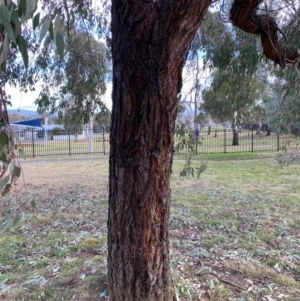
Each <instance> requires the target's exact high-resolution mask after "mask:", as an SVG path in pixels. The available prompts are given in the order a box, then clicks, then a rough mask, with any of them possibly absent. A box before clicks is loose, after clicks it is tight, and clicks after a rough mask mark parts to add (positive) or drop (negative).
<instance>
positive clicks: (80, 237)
mask: <svg viewBox="0 0 300 301" xmlns="http://www.w3.org/2000/svg"><path fill="white" fill-rule="evenodd" d="M64 162H66V164H65V166H64ZM255 162H257V163H255ZM72 164H74V165H75V166H76V167H77V168H78V162H76V161H75V162H72V163H70V162H68V161H67V160H62V162H61V163H60V168H61V170H60V171H59V173H60V185H59V183H58V182H57V179H54V180H53V183H51V181H48V182H47V184H46V185H45V183H42V182H41V177H38V174H40V172H41V171H42V170H43V169H45V168H47V169H48V170H50V171H51V168H52V166H53V164H52V163H51V162H46V163H45V164H39V165H38V166H39V168H37V165H34V161H33V162H32V165H33V168H32V173H31V176H30V180H28V181H29V185H27V189H26V191H25V190H24V191H23V190H21V191H20V192H18V197H22V199H24V200H27V201H28V202H29V203H30V202H32V201H34V202H35V204H36V209H35V211H34V213H33V214H32V213H26V214H25V213H24V214H23V216H22V222H21V223H20V224H19V225H17V226H16V227H15V228H12V229H11V230H10V232H8V233H6V234H5V235H4V236H3V237H1V239H0V292H1V294H0V298H1V297H3V298H5V299H7V300H11V301H14V300H30V301H31V300H78V301H80V300H87V301H89V300H106V299H107V282H106V276H105V275H106V256H107V249H106V235H107V227H106V223H107V199H108V192H107V174H108V163H107V162H101V167H102V168H101V169H99V165H97V164H95V163H94V162H93V161H90V162H88V163H86V162H85V165H84V167H79V172H82V171H80V168H87V169H88V170H89V175H93V178H92V179H91V176H90V177H89V179H88V180H86V179H83V180H82V181H80V183H79V182H76V181H74V178H72V177H71V179H68V176H66V177H65V178H64V181H62V180H61V178H63V174H64V168H65V169H66V175H69V168H70V166H71V165H72ZM176 164H178V163H176V162H175V167H176ZM218 164H222V163H218ZM240 164H242V163H240ZM253 164H260V161H254V163H253ZM45 165H46V167H45ZM48 167H49V168H48ZM76 167H75V168H76ZM26 168H27V170H28V171H30V170H31V169H30V164H27V165H26ZM210 168H213V167H210ZM241 168H242V167H241ZM53 170H55V172H56V173H57V172H58V171H57V164H56V166H55V168H53ZM244 172H245V173H247V168H246V167H245V170H244ZM211 173H218V169H215V170H213V171H211ZM83 174H84V172H83ZM35 177H38V181H37V182H36V183H35V181H34V178H35ZM279 177H280V175H279ZM48 179H49V178H48ZM99 179H101V183H100V185H99ZM280 179H281V180H282V186H283V187H285V185H287V184H286V181H288V180H290V177H286V178H285V177H281V178H280ZM206 181H209V173H208V174H207V176H206V173H204V174H203V176H202V180H200V181H197V180H188V181H187V180H181V181H180V183H179V182H178V180H177V178H176V175H175V176H174V175H173V181H172V183H173V190H172V195H173V197H172V206H171V211H172V213H171V218H170V238H171V267H172V277H173V282H174V285H175V287H176V290H175V292H176V296H177V299H178V300H201V301H208V300H212V301H223V300H228V301H254V300H255V301H256V300H259V301H261V300H266V301H273V300H276V301H277V300H279V301H281V300H282V301H288V300H290V301H299V300H300V299H299V296H300V290H299V287H300V285H299V283H300V235H299V228H300V218H299V216H300V214H299V211H300V205H299V204H298V202H296V201H295V202H293V201H291V200H290V199H289V198H288V199H287V197H286V194H284V193H282V194H280V193H279V194H278V189H273V188H272V187H271V186H270V187H269V190H266V189H265V187H264V189H261V190H260V189H258V187H255V190H254V189H253V190H249V189H248V188H249V187H248V186H247V189H244V188H245V187H246V186H245V187H241V189H239V190H237V189H236V185H233V187H231V186H230V185H229V184H228V183H227V182H226V183H225V182H224V183H221V182H219V183H218V185H217V187H213V185H207V182H206ZM74 182H75V184H74ZM223 184H224V185H223ZM257 185H259V183H258V184H257ZM297 189H298V187H296V188H295V190H296V191H297ZM10 197H11V198H13V197H14V196H13V194H12V195H11V196H10ZM100 296H101V297H100Z"/></svg>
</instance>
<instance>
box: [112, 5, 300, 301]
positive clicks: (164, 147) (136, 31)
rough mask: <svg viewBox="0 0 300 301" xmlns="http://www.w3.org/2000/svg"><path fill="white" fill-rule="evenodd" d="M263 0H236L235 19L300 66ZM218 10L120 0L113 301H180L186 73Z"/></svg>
mask: <svg viewBox="0 0 300 301" xmlns="http://www.w3.org/2000/svg"><path fill="white" fill-rule="evenodd" d="M261 2H262V1H253V0H252V1H251V0H249V1H247V0H243V1H242V0H236V1H234V2H233V6H232V10H231V20H232V22H233V23H234V25H236V26H238V27H240V28H241V29H242V30H244V31H246V32H250V33H253V34H257V35H259V36H260V37H261V41H262V45H263V51H264V54H265V55H266V56H267V57H268V58H270V59H271V60H273V61H275V62H276V63H278V64H280V66H281V67H284V66H285V63H290V62H292V61H293V62H294V63H295V61H296V60H297V58H298V53H297V52H295V51H293V50H292V49H288V48H285V51H283V50H282V48H280V47H281V46H279V42H278V36H277V29H278V26H277V24H276V22H275V20H274V19H273V18H271V17H269V18H268V17H266V13H265V17H261V16H259V14H257V8H258V5H259V4H260V3H261ZM210 5H212V1H210V0H202V1H194V0H186V1H180V0H159V1H140V0H126V1H121V0H113V1H112V25H111V28H112V57H113V95H112V98H113V110H112V128H111V151H110V173H109V180H110V184H109V187H110V193H109V216H108V283H109V294H110V300H113V301H121V300H122V301H123V300H126V301H129V300H173V299H174V295H173V291H172V281H171V274H170V263H169V242H168V239H169V237H168V219H169V213H170V195H171V191H170V174H171V165H172V150H173V133H174V125H175V118H176V111H177V105H178V101H179V93H180V90H181V86H182V77H181V73H182V68H183V66H184V63H185V60H186V56H187V53H188V49H189V45H190V43H191V41H192V38H193V36H194V35H195V33H196V30H197V28H198V26H199V25H200V23H201V21H202V19H203V17H204V15H205V14H206V12H207V10H208V8H209V6H210ZM252 28H254V29H255V30H252ZM269 28H270V31H269ZM207 34H209V33H207ZM274 53H275V54H274ZM276 54H277V55H276Z"/></svg>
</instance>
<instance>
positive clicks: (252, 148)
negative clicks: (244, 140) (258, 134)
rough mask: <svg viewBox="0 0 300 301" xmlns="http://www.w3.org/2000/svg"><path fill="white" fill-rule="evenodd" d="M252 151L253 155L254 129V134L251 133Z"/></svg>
mask: <svg viewBox="0 0 300 301" xmlns="http://www.w3.org/2000/svg"><path fill="white" fill-rule="evenodd" d="M251 151H252V153H253V128H252V132H251Z"/></svg>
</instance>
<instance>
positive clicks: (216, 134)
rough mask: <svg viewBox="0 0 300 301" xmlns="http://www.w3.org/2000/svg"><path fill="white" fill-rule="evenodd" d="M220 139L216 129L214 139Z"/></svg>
mask: <svg viewBox="0 0 300 301" xmlns="http://www.w3.org/2000/svg"><path fill="white" fill-rule="evenodd" d="M217 137H218V129H215V135H214V138H217Z"/></svg>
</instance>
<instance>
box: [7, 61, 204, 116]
mask: <svg viewBox="0 0 300 301" xmlns="http://www.w3.org/2000/svg"><path fill="white" fill-rule="evenodd" d="M199 65H200V68H201V67H202V66H203V61H202V59H200V62H199ZM195 76H196V74H195V73H194V72H187V70H186V68H184V70H183V87H182V91H181V94H182V99H183V98H185V97H186V96H188V95H189V94H190V90H191V87H192V85H193V81H194V79H195ZM208 76H209V72H204V73H201V75H200V77H201V84H202V85H203V86H205V85H206V83H205V82H206V79H207V77H208ZM35 89H36V90H35V91H28V92H27V93H25V92H20V89H19V88H18V87H16V88H15V87H10V86H9V85H7V86H6V93H7V94H8V95H10V96H11V103H12V107H10V106H9V107H8V109H13V110H18V109H20V110H30V111H34V112H36V110H37V106H36V105H35V104H34V101H35V99H37V97H38V95H39V93H40V91H41V86H40V85H39V84H38V83H37V84H36V86H35ZM111 95H112V82H108V83H107V85H106V94H105V96H104V98H103V100H104V102H105V104H106V105H107V107H108V109H109V110H111V109H112V99H111Z"/></svg>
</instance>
